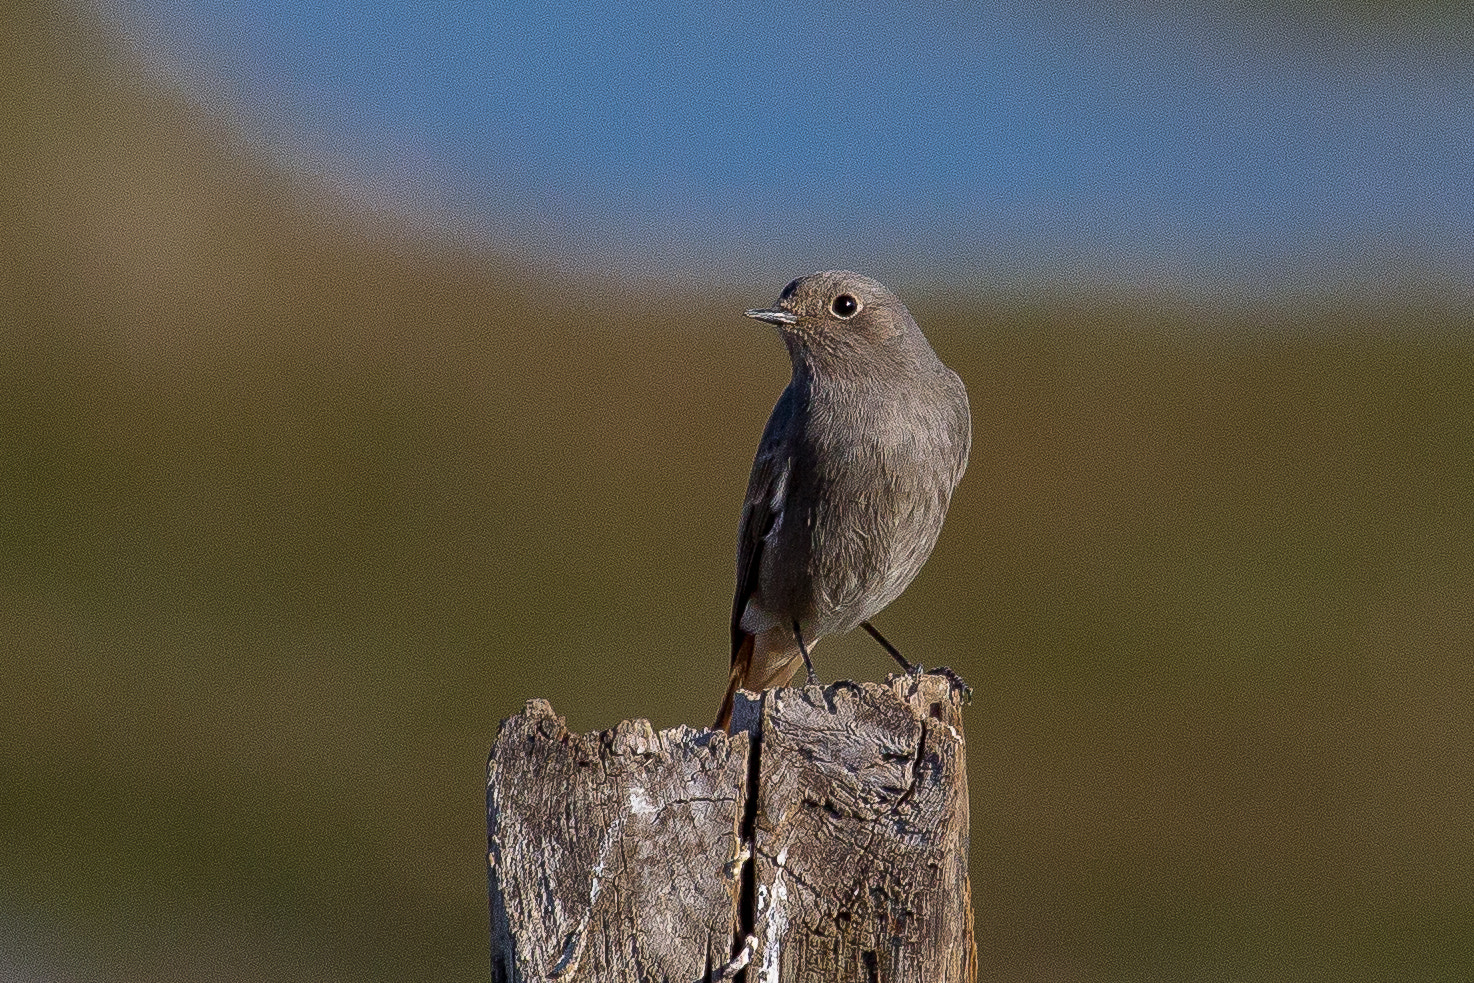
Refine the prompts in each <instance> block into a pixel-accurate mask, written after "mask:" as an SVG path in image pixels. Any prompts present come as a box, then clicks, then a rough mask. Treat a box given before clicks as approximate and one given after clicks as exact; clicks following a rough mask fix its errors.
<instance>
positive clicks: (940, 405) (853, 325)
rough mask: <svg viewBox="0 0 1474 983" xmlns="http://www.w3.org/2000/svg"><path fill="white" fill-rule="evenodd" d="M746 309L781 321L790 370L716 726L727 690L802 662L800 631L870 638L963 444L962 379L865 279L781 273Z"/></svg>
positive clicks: (751, 510)
mask: <svg viewBox="0 0 1474 983" xmlns="http://www.w3.org/2000/svg"><path fill="white" fill-rule="evenodd" d="M747 315H748V316H749V317H753V318H757V319H758V320H762V321H766V322H768V323H770V324H773V325H774V326H775V327H777V329H778V331H779V333H780V335H781V336H782V338H783V340H784V342H785V344H786V345H787V347H788V354H789V357H790V359H791V361H792V363H793V376H792V379H791V380H790V381H789V383H788V387H787V388H786V389H785V390H784V391H783V394H782V395H781V396H780V397H779V398H778V403H777V405H776V406H774V407H773V413H772V415H771V416H770V417H769V419H768V424H767V427H766V428H764V430H763V436H762V440H761V442H760V443H759V445H758V450H757V455H756V457H755V458H754V460H753V462H752V475H751V477H750V478H749V479H748V485H747V496H746V499H745V501H744V503H743V506H742V518H741V521H740V523H739V526H738V534H737V590H736V594H735V596H734V598H733V603H732V670H731V676H730V680H729V684H728V688H727V695H726V698H725V699H724V700H723V703H722V709H721V711H720V713H719V714H718V717H717V722H716V726H717V727H726V726H727V725H728V723H729V722H730V716H731V709H732V699H733V696H734V694H735V693H736V691H737V690H738V689H739V688H744V689H750V690H761V689H767V688H769V687H771V686H781V685H783V684H784V683H786V682H787V681H788V680H789V679H790V678H791V677H792V676H793V674H794V672H795V671H796V670H797V668H798V666H799V665H800V664H802V662H803V658H804V656H803V653H802V651H801V648H800V642H799V637H798V632H799V631H801V633H802V639H803V642H804V643H806V645H807V646H808V647H810V648H812V646H813V645H814V643H816V642H817V641H818V640H819V639H820V638H823V637H824V636H826V635H835V634H841V633H843V632H847V631H850V630H851V629H853V628H855V627H857V626H860V625H862V624H864V625H865V626H866V627H867V629H869V630H870V631H871V633H872V634H874V635H876V637H877V639H880V637H879V633H878V632H876V631H875V630H874V629H873V628H870V626H869V625H868V622H869V619H870V618H871V617H873V616H874V615H875V614H877V613H878V612H879V611H880V610H881V609H882V608H884V607H885V606H886V605H887V604H889V603H890V602H891V601H893V600H895V599H896V597H898V596H899V595H900V593H901V592H902V591H903V590H905V589H906V585H907V584H909V583H910V582H911V580H912V578H914V577H915V576H916V574H917V573H918V572H919V571H920V570H921V567H922V564H924V563H925V562H926V559H927V557H928V556H929V555H930V554H931V551H932V547H933V546H935V545H936V542H937V536H938V535H939V534H940V532H941V529H942V520H943V519H945V518H946V514H947V506H948V504H949V503H950V502H951V498H952V490H953V489H954V488H955V487H956V486H957V482H958V481H959V480H961V478H962V473H963V471H965V470H966V468H967V455H968V450H969V447H970V445H971V442H972V422H971V417H970V415H969V412H968V404H967V390H966V389H965V388H964V387H963V385H962V380H961V379H959V378H958V377H957V374H956V373H955V372H953V371H952V370H951V369H949V368H947V367H946V366H945V365H943V364H942V362H941V360H940V359H939V358H937V356H936V353H935V352H934V351H932V348H931V345H929V344H928V343H927V340H926V337H925V336H924V335H923V334H922V333H921V329H920V328H919V327H918V326H917V324H916V322H915V320H913V319H912V317H911V315H910V313H909V312H908V311H907V310H906V308H905V306H904V305H903V304H902V303H901V302H900V300H899V299H897V298H896V296H895V295H894V294H892V293H891V292H890V291H889V290H887V289H886V288H885V287H884V286H882V285H881V284H879V283H877V282H876V281H874V280H872V279H870V278H869V277H866V276H861V275H860V274H858V273H851V272H848V271H845V270H831V271H828V272H824V273H815V274H813V275H811V276H807V277H803V278H802V279H799V280H795V281H793V282H792V283H790V284H789V285H788V286H787V287H786V288H785V289H784V291H783V293H782V295H781V296H780V297H779V298H778V304H777V306H776V307H773V308H768V309H763V310H752V311H748V312H747ZM795 625H797V630H796V627H795ZM880 640H881V641H882V644H885V643H884V641H883V639H880ZM887 648H888V649H890V646H889V645H888V644H887ZM890 651H891V652H892V654H893V655H896V656H897V658H900V656H899V654H898V653H896V652H895V651H894V649H890ZM903 661H904V660H903Z"/></svg>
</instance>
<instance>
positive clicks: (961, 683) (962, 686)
mask: <svg viewBox="0 0 1474 983" xmlns="http://www.w3.org/2000/svg"><path fill="white" fill-rule="evenodd" d="M928 671H929V672H931V673H932V674H933V675H936V676H942V677H943V678H945V679H946V680H947V682H949V683H951V684H952V689H953V690H954V691H956V692H958V693H961V694H962V704H963V706H966V705H967V704H969V703H971V702H972V687H971V686H969V685H967V680H965V679H963V678H962V677H961V676H959V675H958V674H957V672H956V670H954V669H953V668H952V667H951V666H933V667H932V668H931V669H930V670H928Z"/></svg>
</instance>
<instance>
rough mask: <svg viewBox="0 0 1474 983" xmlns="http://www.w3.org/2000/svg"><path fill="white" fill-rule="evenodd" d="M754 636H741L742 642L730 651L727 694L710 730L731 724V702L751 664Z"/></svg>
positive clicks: (724, 727)
mask: <svg viewBox="0 0 1474 983" xmlns="http://www.w3.org/2000/svg"><path fill="white" fill-rule="evenodd" d="M753 641H754V638H753V636H752V635H744V636H742V644H741V645H739V646H737V648H736V650H735V651H733V652H732V675H731V678H730V679H728V680H727V695H726V696H724V697H722V708H721V709H720V710H718V711H717V719H716V723H714V724H712V725H711V727H712V730H726V729H727V728H728V727H730V726H731V725H732V702H733V700H735V699H736V698H737V691H738V690H739V689H741V688H742V682H743V680H745V679H746V678H747V669H748V667H749V666H751V665H752V646H753Z"/></svg>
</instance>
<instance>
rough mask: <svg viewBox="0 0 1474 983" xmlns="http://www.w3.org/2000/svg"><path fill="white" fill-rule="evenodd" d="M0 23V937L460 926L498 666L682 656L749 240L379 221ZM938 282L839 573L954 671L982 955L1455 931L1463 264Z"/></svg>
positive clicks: (186, 966)
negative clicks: (1450, 276)
mask: <svg viewBox="0 0 1474 983" xmlns="http://www.w3.org/2000/svg"><path fill="white" fill-rule="evenodd" d="M0 76H3V99H4V107H3V132H0V168H3V173H4V175H5V176H4V180H3V186H0V209H3V212H0V221H3V228H0V830H3V833H4V841H5V845H4V850H3V851H0V974H4V975H10V976H13V977H14V978H17V979H27V978H36V979H56V980H67V979H77V980H84V979H85V980H94V979H95V980H108V981H126V980H193V979H198V980H205V979H208V980H267V981H270V980H306V979H311V980H354V981H374V980H423V979H440V980H451V979H465V980H482V979H485V978H486V977H487V956H486V897H485V890H486V883H485V869H484V849H485V840H484V812H483V809H484V801H483V768H484V762H485V756H486V751H487V749H488V748H489V746H490V744H491V742H492V740H493V737H494V735H495V732H496V726H497V722H498V720H499V719H500V718H502V717H504V716H506V715H508V714H510V713H512V712H515V711H516V710H517V709H518V708H519V707H520V706H521V704H522V702H523V701H524V700H526V699H527V698H529V697H534V696H538V697H545V698H548V699H550V700H551V701H552V702H553V705H554V706H555V708H556V709H557V710H558V711H559V712H560V713H563V714H565V715H566V716H567V719H568V723H569V725H570V726H571V727H573V728H575V729H579V730H592V729H599V728H606V727H610V726H613V724H614V723H616V722H617V721H619V720H620V719H622V718H625V717H634V716H641V717H648V718H650V719H651V720H653V721H654V722H655V724H656V725H657V726H661V727H665V726H672V725H675V724H677V723H690V724H697V725H700V724H705V723H706V722H707V721H708V720H709V718H710V716H711V715H712V713H713V712H714V710H715V707H716V703H717V700H718V697H719V696H720V691H721V687H722V685H723V683H724V681H725V678H726V660H727V655H726V651H725V644H726V634H727V628H726V618H727V613H728V605H729V603H730V593H729V592H730V590H731V583H730V580H731V576H732V563H733V555H732V554H733V536H734V532H735V525H736V516H737V510H738V506H739V502H740V497H741V494H742V491H743V487H744V483H745V480H746V476H747V468H748V464H749V462H750V459H751V453H752V449H753V446H754V445H755V442H756V439H757V435H758V433H759V432H760V430H761V427H762V424H763V420H764V418H765V416H766V414H767V411H768V409H769V408H770V406H771V404H772V401H773V399H774V398H775V397H776V395H777V393H778V391H779V390H780V389H781V388H782V386H783V384H784V382H785V380H786V378H787V362H786V358H785V356H784V353H783V350H782V346H781V345H780V344H779V343H778V342H777V340H776V339H775V338H774V337H773V336H772V335H771V333H770V332H769V331H767V330H766V329H764V328H762V327H761V326H758V325H755V324H753V323H752V322H747V321H744V320H743V319H742V318H741V317H740V316H739V313H738V312H739V311H740V310H742V309H743V308H744V307H746V306H753V305H756V304H763V303H767V302H768V301H770V300H771V299H772V296H774V295H776V291H777V290H778V289H779V288H780V287H781V285H782V284H781V283H779V282H774V283H757V284H754V283H745V282H744V283H734V282H718V283H713V284H712V285H711V286H710V288H709V289H707V290H705V291H697V290H694V289H692V288H689V287H680V288H676V287H670V288H663V287H660V286H659V285H654V286H652V285H649V284H643V285H637V286H629V285H622V284H620V283H618V282H616V281H615V279H614V278H612V277H600V276H599V275H598V274H578V275H574V274H566V273H565V274H559V273H557V272H555V271H556V270H557V267H556V266H555V265H553V264H551V263H548V262H545V261H543V260H530V259H526V258H518V257H515V256H507V255H498V254H496V253H494V252H493V251H489V250H480V251H473V250H470V249H457V248H454V247H452V246H448V245H444V244H441V245H434V244H428V243H427V242H425V241H424V240H422V239H416V238H414V237H413V236H411V235H409V234H407V233H405V232H403V231H402V230H397V229H395V228H394V227H393V226H392V225H391V224H389V223H387V222H386V221H384V220H382V219H375V218H372V217H367V216H363V215H360V214H355V213H354V212H352V211H351V210H349V209H347V208H346V207H345V206H340V205H335V204H333V198H332V196H330V195H328V194H326V193H324V191H323V189H322V188H321V187H317V186H313V185H311V183H310V182H306V181H303V180H300V179H292V178H288V177H287V176H285V175H284V174H283V173H282V172H280V171H279V170H278V169H277V168H276V167H274V166H273V165H271V164H270V162H269V161H268V159H267V158H266V157H265V156H263V155H262V154H261V152H259V151H257V150H253V149H251V147H250V146H249V145H247V144H246V143H244V142H242V141H241V139H240V138H239V136H238V135H237V134H236V133H235V132H233V131H232V129H231V128H230V125H229V123H228V121H222V120H220V119H218V118H215V117H211V116H207V115H206V114H204V113H203V112H202V111H201V110H199V109H197V108H194V107H192V106H190V105H189V104H187V103H186V102H184V101H182V100H181V99H180V98H179V97H177V96H174V95H171V94H170V93H169V92H168V91H167V89H165V88H163V87H162V84H161V83H146V82H144V81H142V79H143V78H144V76H143V75H142V74H141V73H140V72H139V71H138V70H137V68H136V67H134V66H131V65H130V64H129V63H128V62H127V60H126V59H124V58H122V57H121V56H119V54H118V53H117V52H116V51H115V50H113V49H112V48H111V47H110V46H109V45H108V43H107V42H106V41H105V40H104V39H103V37H102V35H101V34H100V33H98V32H97V31H96V30H95V29H93V28H92V27H90V26H89V25H88V24H87V22H86V21H85V20H82V19H78V18H74V17H69V16H65V15H61V14H57V13H53V12H47V10H46V9H45V8H42V7H38V6H36V5H34V4H31V3H20V4H11V5H9V6H8V9H7V13H6V30H5V32H4V37H3V39H0ZM792 272H793V273H794V274H797V273H800V272H804V271H792ZM943 272H944V271H943ZM937 281H938V282H946V277H945V276H944V275H942V274H941V273H939V275H938V277H937ZM898 286H901V287H903V288H904V287H905V284H899V285H898ZM966 289H967V287H966V284H953V285H952V288H951V289H950V290H949V291H948V292H946V293H942V292H940V291H938V290H933V291H932V292H931V293H927V292H926V291H925V290H921V291H919V292H914V293H908V300H909V301H910V304H911V307H912V310H913V311H914V312H915V313H916V314H917V316H918V319H919V320H920V321H921V323H922V324H923V325H925V326H926V328H927V331H928V333H929V335H930V336H931V338H932V340H933V342H934V345H935V347H936V348H937V349H938V351H939V352H940V353H941V354H942V355H943V357H944V358H945V359H946V360H947V361H948V362H949V363H950V364H951V365H953V366H954V367H955V368H956V369H957V371H958V372H959V373H960V374H961V375H962V377H963V379H964V380H965V381H966V383H967V385H968V388H969V391H970V393H971V396H972V405H973V413H974V419H975V427H976V437H975V446H974V452H973V458H972V465H971V469H970V471H969V473H968V476H967V478H966V480H965V482H964V484H963V485H962V487H961V489H960V491H959V493H958V496H957V498H956V500H955V503H954V507H953V514H952V517H951V519H950V520H949V523H948V526H947V530H946V532H945V534H944V536H943V539H942V543H941V545H940V547H939V548H938V550H937V552H936V554H935V555H934V557H933V559H932V561H931V563H930V565H929V566H928V568H927V569H926V571H925V572H924V573H923V574H922V575H921V577H920V578H919V579H918V580H917V581H916V583H915V584H914V585H913V586H912V588H911V589H910V591H909V592H908V593H907V594H906V595H905V597H904V598H903V599H902V600H900V601H898V602H897V603H896V604H895V605H893V607H892V608H891V609H889V610H888V611H887V612H886V613H885V614H884V615H882V616H881V618H880V624H881V626H882V628H883V630H885V631H886V633H887V634H888V635H889V636H890V637H891V638H892V639H893V640H894V641H896V642H897V644H898V645H900V646H901V648H902V649H903V651H906V652H908V653H909V654H911V655H912V656H913V657H917V658H921V659H923V660H925V661H926V662H927V663H929V664H937V663H947V664H950V665H952V666H954V667H956V668H957V669H958V670H959V671H960V672H962V673H963V674H964V675H965V676H966V677H967V678H968V679H969V681H970V682H971V683H972V684H973V686H974V688H975V690H976V693H977V698H976V700H975V702H974V704H973V706H972V707H971V709H970V710H969V712H968V716H967V722H968V746H969V754H970V757H969V767H970V770H971V783H972V806H973V841H972V871H973V887H974V891H975V903H976V906H977V916H978V918H977V924H978V930H979V937H980V947H981V957H982V968H983V971H984V976H985V978H987V979H992V980H1002V981H1046V980H1047V981H1074V980H1079V981H1117V980H1119V981H1138V980H1139V981H1147V980H1221V981H1225V983H1227V981H1249V980H1286V981H1294V980H1326V981H1332V980H1334V981H1356V980H1366V981H1372V980H1393V979H1395V980H1404V981H1443V980H1447V981H1456V980H1468V979H1470V978H1471V976H1470V974H1471V973H1474V947H1471V944H1470V941H1469V940H1470V939H1474V903H1471V902H1474V713H1471V710H1470V706H1471V703H1474V604H1471V601H1474V517H1471V506H1474V467H1471V465H1474V333H1471V332H1470V330H1469V328H1470V324H1469V320H1468V312H1467V310H1465V311H1462V312H1461V311H1460V310H1459V309H1458V308H1457V305H1456V304H1455V303H1454V302H1452V301H1448V300H1441V299H1439V298H1437V297H1434V298H1429V297H1426V296H1423V297H1412V296H1405V295H1398V294H1396V293H1379V292H1378V290H1377V289H1375V285H1372V286H1371V288H1370V289H1368V291H1367V295H1366V297H1362V298H1360V299H1358V300H1357V301H1355V302H1354V303H1350V302H1348V304H1346V305H1337V304H1336V303H1334V302H1332V301H1329V300H1325V299H1322V300H1320V301H1315V302H1311V301H1306V300H1304V299H1302V300H1300V301H1291V300H1285V301H1284V302H1282V303H1278V302H1267V303H1262V304H1259V305H1254V304H1250V303H1239V304H1226V305H1223V306H1221V307H1218V308H1214V309H1205V308H1203V307H1201V306H1194V305H1192V304H1188V303H1185V302H1181V301H1179V300H1175V299H1173V298H1171V297H1168V296H1159V297H1151V296H1141V297H1126V298H1123V297H1120V296H1115V297H1088V296H1083V297H1074V298H1070V299H1066V300H1050V299H1047V298H1045V299H1040V298H1035V299H1032V300H1030V301H1027V302H1026V301H1020V300H1012V301H1010V300H999V299H998V298H996V297H989V296H983V295H981V294H979V295H976V296H973V295H969V294H967V293H966V292H965V291H966ZM1312 293H1313V291H1312ZM817 655H818V660H819V666H820V669H821V671H822V672H823V673H824V674H825V676H826V677H829V678H833V677H837V676H850V677H856V678H865V679H879V678H882V677H883V676H884V674H885V673H887V672H888V671H889V669H890V663H889V660H888V659H887V657H886V656H885V655H884V653H883V652H881V651H880V650H879V649H878V648H877V647H876V646H874V645H873V643H871V642H870V641H869V640H868V639H865V638H864V637H863V636H857V637H851V638H843V639H835V640H831V641H826V642H825V644H824V645H823V646H822V647H821V648H820V649H819V650H818V653H817Z"/></svg>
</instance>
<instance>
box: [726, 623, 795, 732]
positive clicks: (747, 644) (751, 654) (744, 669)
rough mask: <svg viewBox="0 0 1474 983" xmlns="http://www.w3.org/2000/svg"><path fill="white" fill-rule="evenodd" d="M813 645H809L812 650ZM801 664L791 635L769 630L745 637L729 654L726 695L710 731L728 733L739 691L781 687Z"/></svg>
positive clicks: (785, 632) (757, 690)
mask: <svg viewBox="0 0 1474 983" xmlns="http://www.w3.org/2000/svg"><path fill="white" fill-rule="evenodd" d="M813 648H814V646H813V645H812V644H811V645H810V646H809V651H810V652H812V651H813ZM801 665H803V654H802V653H801V652H800V651H799V648H798V642H796V641H795V640H794V638H793V633H792V632H788V631H784V630H783V629H782V628H770V629H768V630H767V631H765V632H762V633H761V634H758V635H744V636H742V642H741V644H739V645H738V646H737V648H736V649H734V650H733V651H732V674H731V676H730V678H729V679H728V680H727V695H726V696H724V697H722V708H721V709H720V710H718V711H717V719H716V723H714V724H712V729H713V730H727V729H728V728H729V727H731V725H732V705H733V702H734V701H735V700H736V698H737V691H738V690H739V689H745V690H752V691H754V692H761V691H762V690H765V689H771V688H773V687H774V686H782V685H784V684H785V683H787V682H788V681H789V680H790V679H792V678H793V674H794V673H795V672H797V671H798V667H799V666H801Z"/></svg>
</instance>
